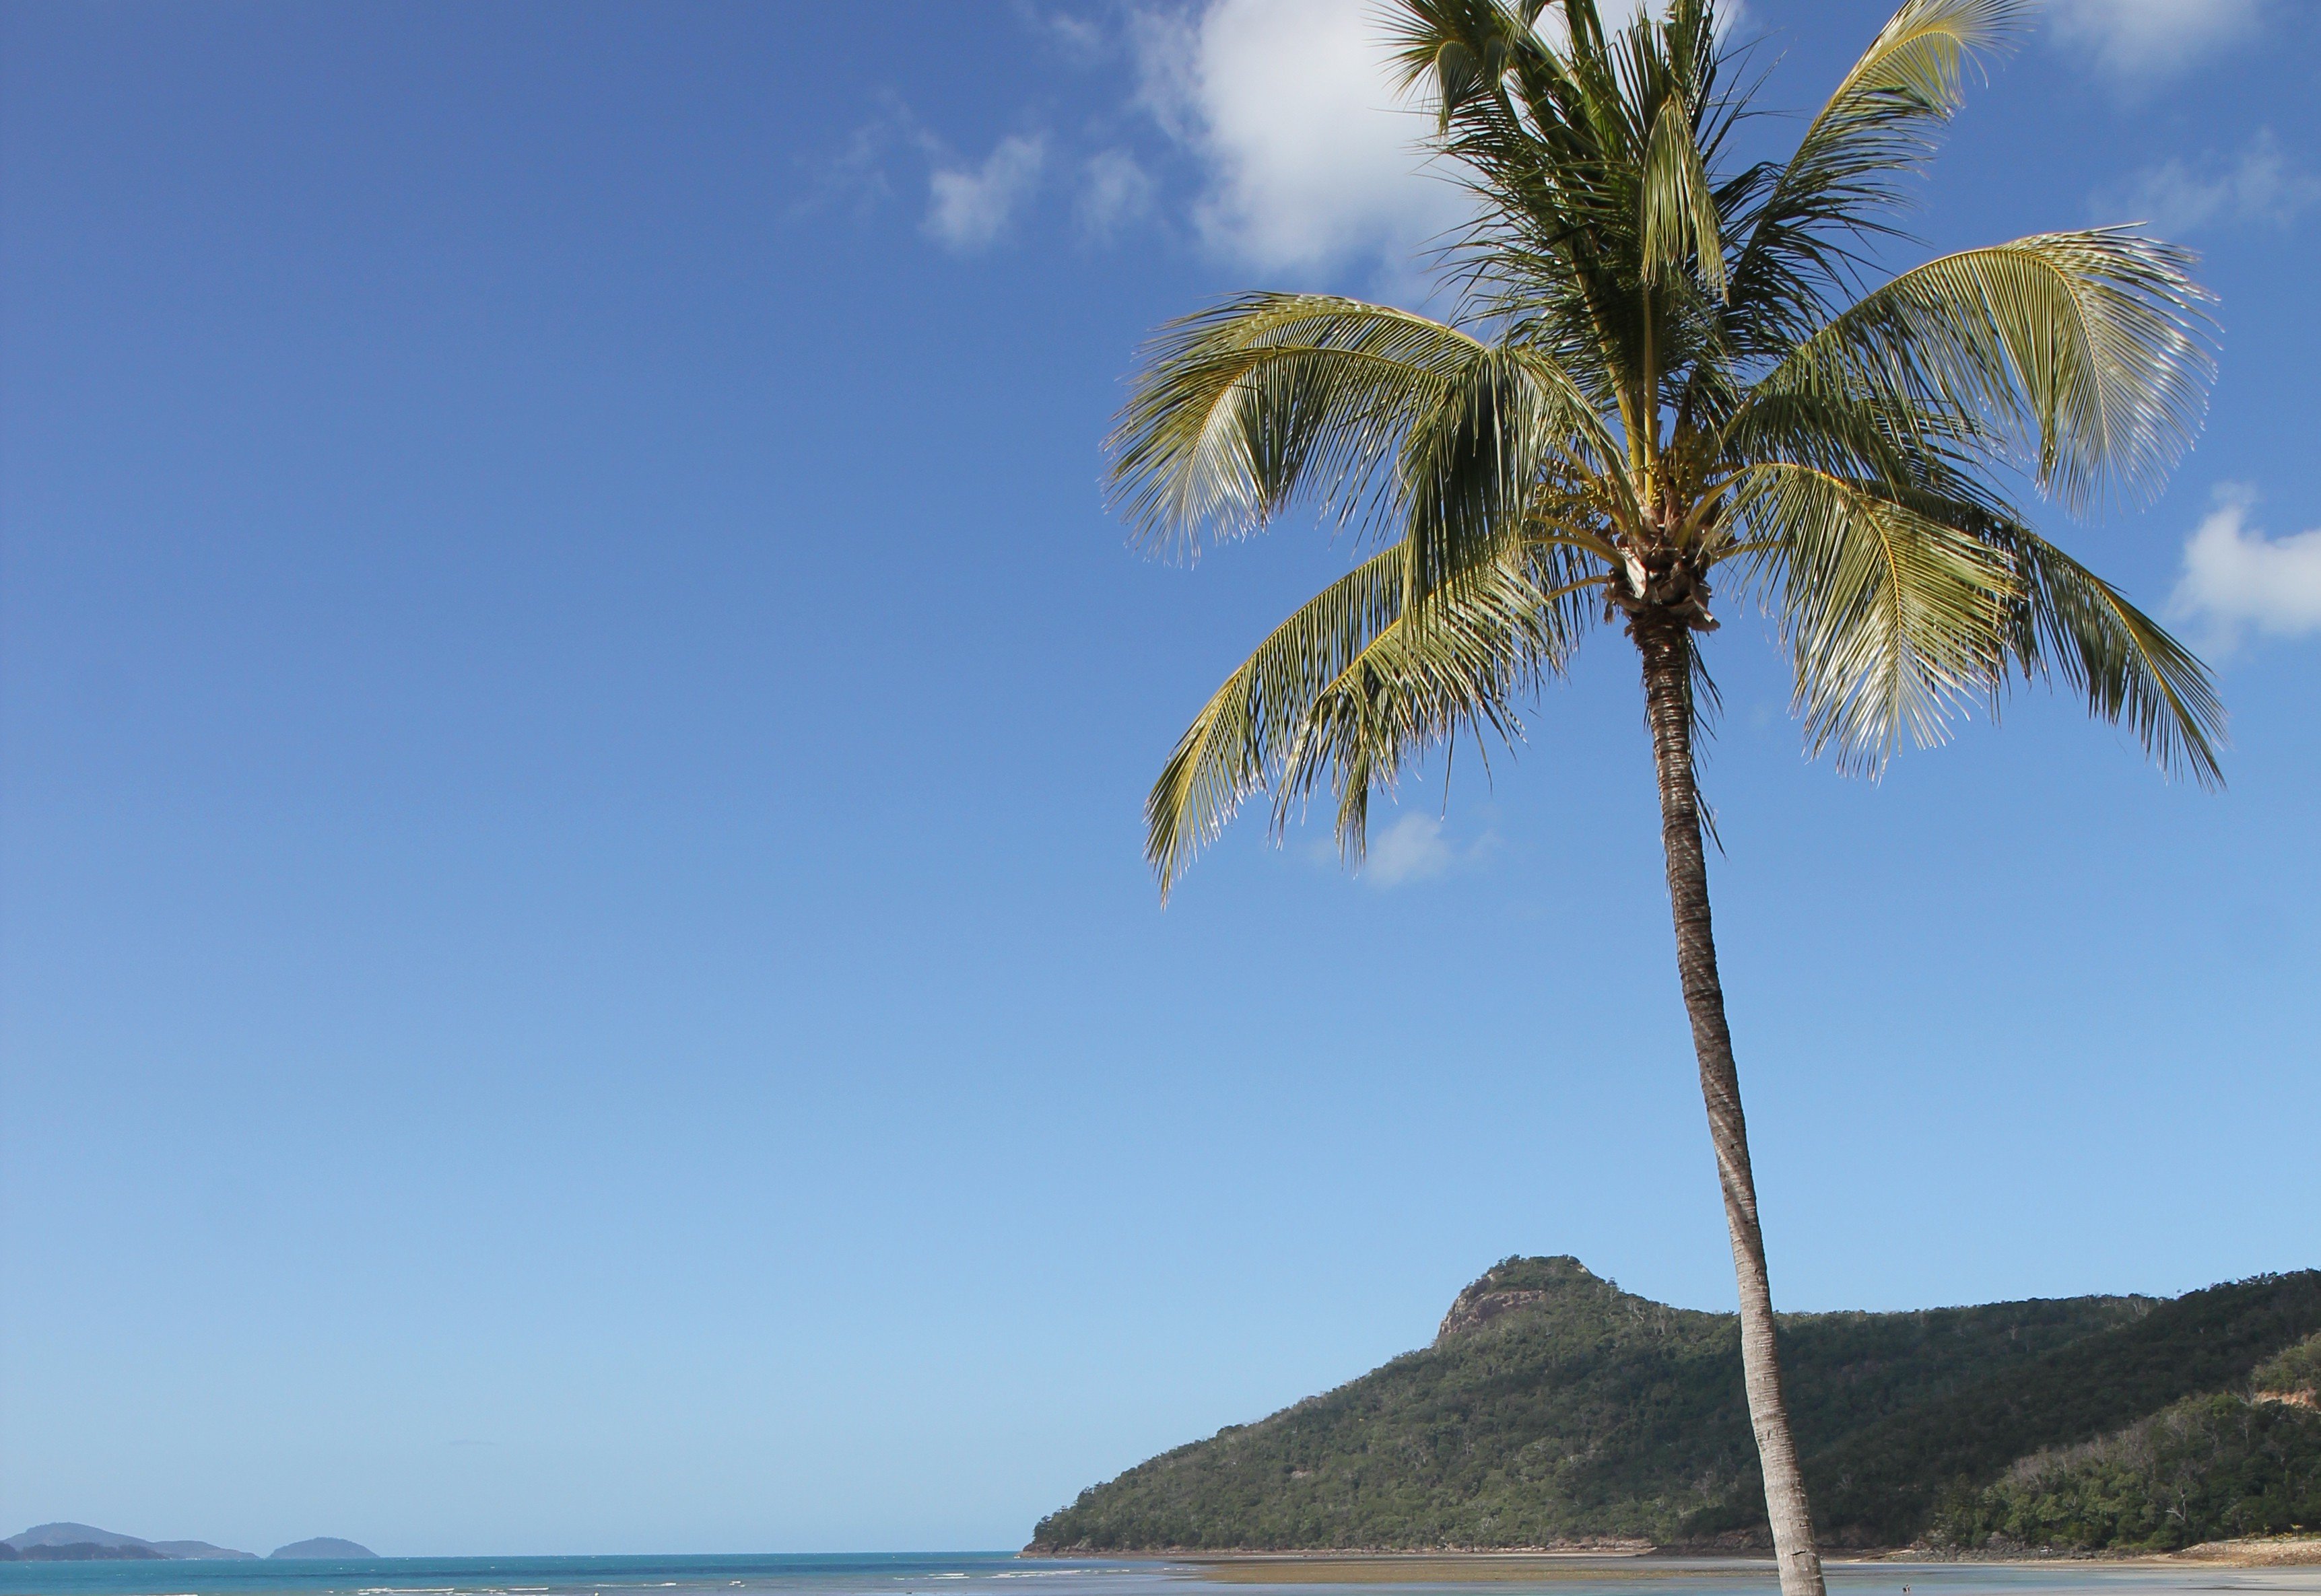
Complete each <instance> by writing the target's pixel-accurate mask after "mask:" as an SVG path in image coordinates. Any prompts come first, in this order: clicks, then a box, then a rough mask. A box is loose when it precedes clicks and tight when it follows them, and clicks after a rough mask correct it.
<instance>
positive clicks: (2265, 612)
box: [2171, 486, 2321, 646]
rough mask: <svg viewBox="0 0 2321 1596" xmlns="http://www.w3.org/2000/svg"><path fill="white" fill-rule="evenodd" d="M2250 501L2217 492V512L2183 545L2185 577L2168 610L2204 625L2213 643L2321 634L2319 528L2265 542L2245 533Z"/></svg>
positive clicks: (2241, 490)
mask: <svg viewBox="0 0 2321 1596" xmlns="http://www.w3.org/2000/svg"><path fill="white" fill-rule="evenodd" d="M2255 503H2256V495H2255V494H2254V493H2253V492H2252V491H2251V490H2249V489H2248V488H2246V487H2241V486H2227V487H2225V488H2221V489H2219V490H2218V491H2217V494H2216V509H2215V510H2213V511H2212V512H2209V514H2208V517H2207V520H2205V521H2201V522H2200V524H2199V526H2198V529H2196V530H2194V531H2193V533H2192V536H2191V537H2190V538H2189V540H2186V542H2185V544H2184V576H2183V579H2182V580H2181V581H2180V582H2179V583H2178V584H2177V585H2176V594H2175V597H2174V599H2173V600H2172V601H2171V609H2172V611H2173V612H2175V613H2176V614H2178V615H2180V616H2184V617H2187V618H2190V619H2194V620H2198V621H2205V622H2207V625H2208V627H2209V628H2210V630H2211V631H2212V632H2213V634H2214V640H2215V641H2216V642H2217V643H2219V644H2223V645H2227V646H2228V645H2230V644H2232V643H2234V642H2235V641H2237V640H2239V639H2241V638H2242V637H2244V635H2246V633H2247V632H2249V631H2250V630H2256V631H2259V632H2266V633H2271V634H2272V635H2274V636H2278V637H2299V636H2303V635H2304V634H2306V633H2308V632H2316V631H2321V527H2316V528H2314V529H2312V530H2309V531H2303V532H2296V533H2292V534H2290V535H2289V536H2288V537H2286V538H2268V537H2266V536H2265V535H2264V534H2263V533H2262V531H2257V530H2251V528H2250V526H2249V524H2248V517H2249V511H2250V509H2251V508H2252V507H2253V505H2254V504H2255Z"/></svg>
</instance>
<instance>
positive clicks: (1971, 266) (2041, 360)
mask: <svg viewBox="0 0 2321 1596" xmlns="http://www.w3.org/2000/svg"><path fill="white" fill-rule="evenodd" d="M2190 261H2191V257H2190V255H2189V252H2187V251H2185V250H2183V249H2178V248H2176V247H2174V246H2172V245H2169V244H2162V243H2158V242H2155V241H2153V240H2149V239H2145V238H2143V237H2140V236H2138V235H2136V234H2134V233H2132V232H2129V231H2124V230H2121V229H2116V228H2102V229H2096V230H2092V231H2081V232H2063V233H2042V234H2038V235H2035V236H2034V237H2031V238H2025V239H2018V240H2015V241H2014V242H2012V243H2007V244H1999V245H1995V246H1992V247H1990V248H1987V249H1968V250H1963V251H1961V252H1960V253H1958V254H1955V255H1946V256H1943V257H1942V258H1940V259H1937V260H1931V261H1928V262H1927V263H1926V264H1925V265H1924V266H1921V267H1918V268H1916V269H1914V270H1911V271H1907V272H1904V273H1903V274H1902V275H1901V276H1900V277H1896V278H1895V279H1894V280H1893V281H1891V282H1889V283H1888V284H1887V285H1886V286H1883V287H1881V288H1879V289H1877V290H1876V291H1874V292H1872V293H1870V294H1868V295H1864V296H1863V297H1862V298H1861V300H1860V301H1859V302H1857V303H1856V304H1854V305H1853V306H1852V308H1851V309H1849V310H1847V311H1846V312H1844V313H1843V314H1841V315H1839V316H1837V317H1835V318H1834V319H1833V320H1831V321H1830V322H1829V323H1828V324H1827V325H1826V326H1825V327H1823V328H1822V329H1821V330H1820V331H1817V332H1816V334H1815V335H1814V336H1813V337H1811V338H1810V339H1808V340H1806V341H1805V342H1804V343H1803V344H1801V345H1799V346H1798V349H1797V350H1796V351H1795V352H1794V353H1793V354H1792V355H1791V356H1790V358H1789V359H1787V360H1785V361H1784V362H1782V364H1781V365H1780V366H1779V367H1778V368H1776V369H1775V370H1774V371H1773V372H1771V373H1770V375H1768V376H1766V377H1765V379H1764V380H1763V381H1762V382H1761V384H1760V385H1759V391H1760V392H1761V393H1767V394H1779V393H1791V392H1798V391H1802V390H1806V389H1812V388H1819V389H1823V390H1829V389H1838V390H1842V391H1847V392H1852V393H1867V394H1874V395H1876V396H1878V397H1879V398H1880V400H1881V401H1882V402H1884V403H1885V404H1886V405H1887V406H1888V408H1889V410H1891V411H1892V412H1893V413H1897V414H1907V413H1917V414H1922V415H1930V416H1934V417H1936V418H1941V419H1943V420H1946V421H1949V422H1954V423H1955V424H1957V425H1958V426H1960V427H1961V429H1987V430H1988V431H1989V435H1990V436H1992V437H1993V438H1994V439H1998V440H2005V441H2007V442H2010V443H2012V444H2013V445H2014V446H2015V447H2016V449H2018V450H2019V451H2020V452H2021V454H2022V455H2023V456H2025V463H2026V464H2028V465H2029V466H2030V467H2031V468H2032V469H2033V470H2034V472H2035V473H2036V476H2037V480H2038V483H2039V485H2040V487H2041V489H2042V491H2043V492H2050V493H2053V494H2057V495H2059V496H2060V497H2061V498H2062V501H2063V502H2064V503H2065V504H2066V505H2067V506H2069V507H2070V508H2071V509H2072V510H2073V511H2075V512H2078V511H2084V510H2086V509H2088V508H2089V507H2090V506H2091V505H2092V504H2094V503H2096V502H2097V501H2098V500H2099V499H2101V498H2102V497H2104V496H2105V495H2106V494H2107V493H2110V494H2118V495H2120V496H2123V497H2125V496H2131V495H2134V494H2148V493H2150V492H2152V491H2153V490H2154V489H2156V487H2157V486H2158V485H2159V483H2160V482H2161V481H2162V478H2164V476H2165V475H2166V473H2167V471H2168V470H2169V468H2170V467H2172V466H2173V465H2174V464H2175V463H2176V461H2177V459H2178V458H2180V457H2181V455H2182V454H2183V452H2184V450H2185V449H2188V448H2189V447H2190V445H2191V442H2192V440H2193V438H2194V437H2195V436H2196V435H2197V434H2198V431H2199V425H2200V420H2201V416H2202V414H2203V412H2204V409H2205V406H2206V403H2207V382H2208V379H2209V377H2210V376H2211V375H2212V374H2213V372H2214V369H2215V362H2214V359H2213V358H2212V356H2211V355H2210V353H2209V351H2208V349H2207V344H2206V341H2205V338H2204V334H2205V331H2206V317H2205V313H2204V312H2203V310H2202V306H2203V305H2204V304H2207V303H2208V300H2209V295H2207V291H2206V290H2204V289H2202V288H2201V287H2200V286H2198V284H2196V283H2194V282H2193V281H2192V279H2191V277H2190V276H2189V271H2188V269H2187V268H2189V264H2190Z"/></svg>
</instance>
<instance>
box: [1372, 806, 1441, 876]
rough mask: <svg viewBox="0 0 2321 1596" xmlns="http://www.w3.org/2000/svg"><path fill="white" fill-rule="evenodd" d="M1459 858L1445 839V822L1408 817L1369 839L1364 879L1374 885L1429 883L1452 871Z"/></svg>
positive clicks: (1418, 816) (1421, 815)
mask: <svg viewBox="0 0 2321 1596" xmlns="http://www.w3.org/2000/svg"><path fill="white" fill-rule="evenodd" d="M1456 857H1457V856H1456V855H1455V854H1454V853H1453V852H1452V848H1451V845H1450V844H1449V843H1448V842H1445V841H1444V840H1443V822H1442V821H1440V820H1438V819H1436V818H1435V817H1434V816H1433V815H1424V814H1406V815H1405V816H1403V817H1402V818H1401V819H1400V820H1398V821H1395V823H1394V824H1393V825H1391V826H1388V828H1387V829H1386V830H1383V831H1381V832H1379V834H1378V835H1377V836H1376V837H1373V838H1371V839H1370V846H1369V848H1368V849H1367V850H1365V852H1364V853H1363V856H1362V874H1361V878H1362V880H1364V881H1366V882H1368V883H1369V884H1370V885H1372V886H1401V885H1402V884H1405V883H1406V882H1412V881H1426V880H1430V879H1432V878H1433V877H1434V876H1437V875H1442V874H1443V872H1444V871H1445V870H1448V869H1449V868H1451V866H1452V861H1453V860H1454V859H1455V858H1456Z"/></svg>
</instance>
